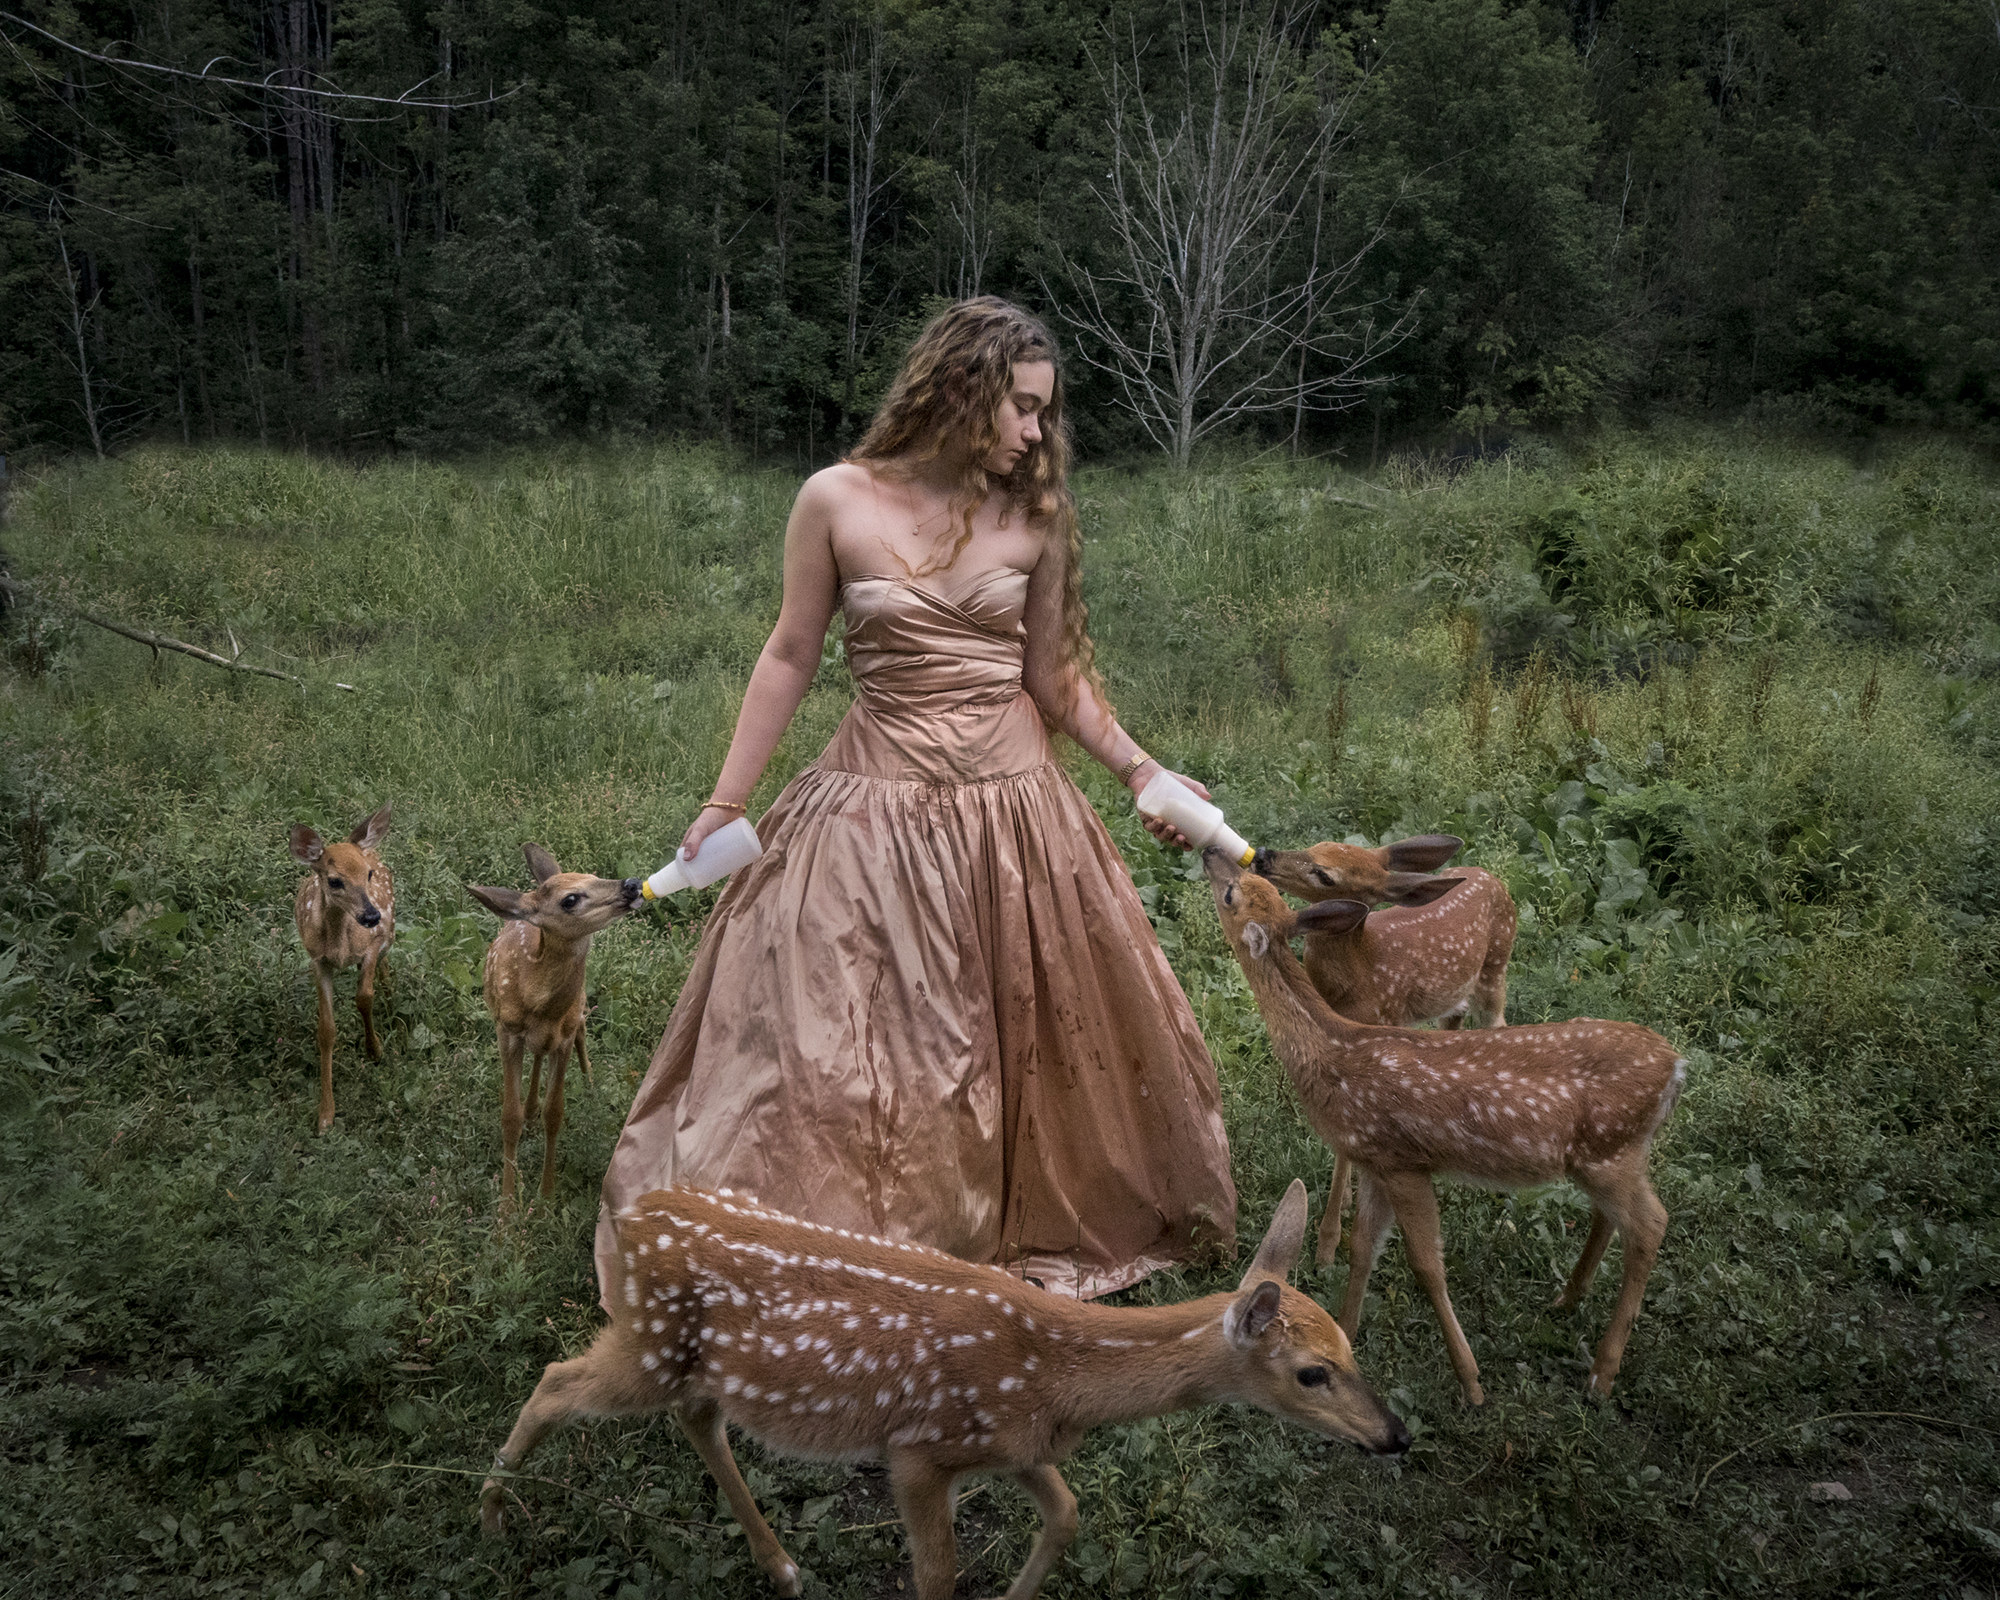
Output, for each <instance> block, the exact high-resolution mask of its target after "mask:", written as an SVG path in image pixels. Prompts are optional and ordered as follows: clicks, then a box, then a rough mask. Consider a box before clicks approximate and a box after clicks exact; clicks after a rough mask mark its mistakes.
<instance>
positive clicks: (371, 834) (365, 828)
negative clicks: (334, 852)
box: [347, 805, 389, 850]
mask: <svg viewBox="0 0 2000 1600" xmlns="http://www.w3.org/2000/svg"><path fill="white" fill-rule="evenodd" d="M388 833H389V807H388V806H387V805H384V806H383V807H382V809H381V810H380V811H378V812H376V813H375V815H374V816H372V817H368V818H366V819H365V820H363V821H361V822H357V823H355V825H354V831H353V832H352V833H350V834H349V835H348V836H347V842H348V843H349V844H358V845H360V846H361V848H362V849H364V850H373V849H374V848H375V847H376V846H377V845H379V844H380V843H381V842H382V841H383V839H384V838H386V837H387V836H388Z"/></svg>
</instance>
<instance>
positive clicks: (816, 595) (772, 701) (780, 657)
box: [681, 468, 840, 860]
mask: <svg viewBox="0 0 2000 1600" xmlns="http://www.w3.org/2000/svg"><path fill="white" fill-rule="evenodd" d="M839 470H840V469H839V468H830V469H828V470H827V471H825V472H817V473H814V474H813V476H812V477H810V478H809V479H807V480H806V486H805V487H804V488H803V489H801V490H800V491H799V497H798V499H797V500H796V501H794V502H793V503H792V515H791V520H790V521H788V522H787V523H786V524H785V598H784V603H783V604H782V605H781V606H780V607H779V610H778V625H777V626H776V627H775V628H773V629H772V630H771V637H770V638H769V639H767V640H765V641H764V649H763V652H762V654H760V655H759V656H758V657H757V665H756V668H755V669H754V670H753V671H752V672H751V674H750V686H749V687H748V688H747V689H745V690H744V691H743V709H742V710H741V711H739V712H737V714H736V733H735V735H734V737H732V738H731V739H730V741H729V755H728V757H727V758H726V759H725V760H724V761H723V763H722V771H721V773H720V774H719V775H718V776H717V777H716V780H715V788H714V789H713V790H712V791H710V792H711V794H712V795H713V797H714V798H715V799H717V800H737V801H746V802H747V801H748V800H749V798H750V791H751V790H752V789H754V788H756V787H757V780H758V779H759V778H761V777H762V776H763V775H764V767H765V765H766V763H768V762H769V761H770V759H771V752H772V751H773V750H776V749H777V748H778V741H779V740H780V739H782V738H783V737H784V736H785V729H787V728H788V727H790V726H791V723H792V718H793V717H794V716H795V715H796V714H797V712H798V709H799V702H800V701H802V700H804V699H805V697H806V690H807V689H808V688H810V687H811V686H812V681H813V674H814V673H816V672H818V671H819V661H820V651H821V650H822V649H823V648H824V647H825V645H826V626H827V624H828V623H829V622H831V621H832V620H833V608H834V603H835V601H836V600H837V598H838V596H839V592H840V569H839V568H838V567H837V566H836V565H835V563H834V559H833V505H834V500H835V497H836V494H837V489H836V484H835V483H833V482H829V481H828V480H829V479H831V478H834V475H835V474H836V473H837V472H838V471H839ZM742 815H743V813H742V812H741V811H738V810H735V809H733V808H727V807H723V806H704V807H703V808H702V811H701V814H700V815H699V816H698V817H696V818H695V819H694V825H693V826H692V827H690V828H689V829H688V831H687V835H686V837H685V838H683V839H682V840H681V848H682V849H684V850H686V851H687V853H688V857H689V859H690V860H692V859H693V858H694V856H696V855H697V854H698V853H699V852H700V850H701V842H702V840H704V839H706V838H707V837H708V836H709V835H710V834H711V833H713V832H715V830H716V829H717V828H719V827H721V826H722V825H723V824H724V823H726V822H729V821H732V820H733V819H735V818H737V817H740V816H742Z"/></svg>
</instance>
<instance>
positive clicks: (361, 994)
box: [354, 950, 382, 1061]
mask: <svg viewBox="0 0 2000 1600" xmlns="http://www.w3.org/2000/svg"><path fill="white" fill-rule="evenodd" d="M381 959H382V952H381V951H380V950H371V951H369V952H368V954H367V955H365V956H363V957H362V958H361V981H360V982H359V983H357V984H356V985H355V986H354V1009H355V1010H356V1011H359V1012H360V1013H361V1039H362V1042H363V1043H364V1044H366V1045H367V1047H368V1054H369V1055H370V1056H372V1057H373V1058H374V1059H375V1060H377V1061H380V1060H381V1059H382V1041H381V1040H380V1039H378V1038H376V1037H375V964H376V963H377V962H378V961H380V960H381Z"/></svg>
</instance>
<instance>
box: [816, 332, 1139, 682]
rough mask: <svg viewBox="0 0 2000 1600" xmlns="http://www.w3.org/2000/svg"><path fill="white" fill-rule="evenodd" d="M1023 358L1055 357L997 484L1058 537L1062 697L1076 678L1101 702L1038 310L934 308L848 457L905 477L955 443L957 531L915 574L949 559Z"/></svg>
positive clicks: (1047, 345)
mask: <svg viewBox="0 0 2000 1600" xmlns="http://www.w3.org/2000/svg"><path fill="white" fill-rule="evenodd" d="M1024 361H1047V362H1049V363H1051V364H1052V365H1054V367H1055V369H1056V377H1055V386H1054V388H1053V389H1052V390H1051V391H1050V393H1049V403H1048V404H1047V405H1046V406H1044V407H1043V408H1042V412H1041V417H1040V419H1039V420H1040V422H1041V434H1042V437H1041V439H1040V440H1039V442H1037V443H1035V444H1033V445H1030V446H1029V447H1028V450H1027V453H1026V454H1024V455H1023V456H1022V457H1021V459H1020V460H1019V461H1017V462H1015V464H1014V469H1013V471H1011V472H1010V473H1008V474H1007V476H1006V477H1005V478H1002V479H1001V480H999V483H998V485H997V487H998V488H999V490H1000V492H1001V493H1002V494H1004V495H1005V496H1006V497H1007V505H1008V508H1009V510H1019V511H1020V512H1021V513H1022V514H1023V515H1024V516H1026V517H1027V519H1028V521H1029V522H1030V523H1031V524H1034V525H1037V526H1039V527H1041V528H1042V529H1043V530H1044V531H1045V534H1046V535H1047V536H1048V537H1049V538H1051V539H1053V540H1057V541H1059V542H1060V548H1061V550H1062V552H1063V574H1062V635H1063V636H1062V655H1063V658H1064V659H1065V660H1067V661H1068V663H1069V665H1070V669H1071V673H1072V677H1071V680H1070V686H1069V698H1070V700H1071V703H1072V704H1073V703H1074V700H1075V695H1076V685H1077V682H1078V681H1079V680H1080V681H1082V682H1084V683H1088V684H1089V685H1090V686H1091V688H1092V689H1094V690H1095V691H1096V692H1097V694H1098V696H1099V698H1100V699H1102V700H1103V701H1104V704H1105V708H1106V710H1107V711H1109V710H1110V707H1111V702H1110V698H1109V697H1108V696H1107V695H1106V694H1105V692H1104V680H1103V679H1102V678H1101V677H1100V676H1099V675H1098V671H1097V666H1096V659H1095V658H1096V647H1095V646H1094V645H1092V643H1091V641H1090V632H1089V622H1090V613H1089V610H1088V608H1087V607H1086V606H1085V605H1084V603H1083V530H1082V528H1081V526H1080V525H1079V524H1078V522H1077V516H1076V497H1075V496H1074V495H1072V494H1071V493H1070V488H1069V455H1070V443H1069V423H1068V421H1067V419H1066V418H1065V417H1064V416H1063V381H1062V364H1061V363H1060V361H1058V360H1057V356H1056V341H1055V338H1054V336H1053V335H1052V334H1050V332H1049V330H1048V329H1047V328H1046V327H1045V326H1044V325H1043V324H1042V323H1041V322H1040V321H1039V320H1038V319H1036V318H1035V317H1032V316H1030V315H1029V314H1028V313H1027V312H1025V311H1023V310H1022V309H1021V308H1020V307H1019V306H1016V305H1011V304H1009V303H1008V302H1007V301H1005V300H1002V299H999V298H998V297H997V296H994V295H990V294H989V295H980V296H978V297H977V298H976V299H972V300H961V301H959V302H958V303H957V304H956V305H953V306H948V307H947V308H946V309H945V310H943V311H941V312H939V313H938V314H937V315H936V316H935V317H933V318H932V319H931V320H930V322H929V324H928V325H927V326H926V327H925V328H924V331H923V332H922V333H920V334H918V335H917V338H916V342H915V343H914V344H912V345H911V346H910V348H909V352H908V354H906V355H905V356H904V357H903V365H902V368H901V370H900V371H898V372H897V374H896V380H895V382H894V383H892V384H891V385H890V386H889V393H888V395H887V396H886V397H885V398H884V399H883V401H882V405H881V409H880V410H878V411H877V412H876V413H875V418H874V420H873V421H872V422H870V423H869V425H868V431H867V432H866V433H865V434H863V435H862V436H861V442H860V443H859V444H857V445H856V446H855V447H854V449H853V450H852V451H850V452H849V453H848V457H847V459H848V460H849V461H851V462H856V463H866V464H868V465H869V466H870V467H871V468H872V469H874V470H878V471H880V470H883V469H885V468H886V469H887V471H888V473H890V474H891V475H895V476H907V475H908V474H909V472H910V469H912V468H914V467H917V466H921V465H922V464H924V463H925V462H929V461H935V460H937V459H938V458H939V457H940V456H942V455H944V454H945V452H946V451H947V450H951V451H952V452H953V453H954V454H956V453H957V452H959V451H963V452H964V456H963V460H964V462H965V466H964V469H963V471H962V473H961V475H960V479H959V483H958V486H957V488H956V489H954V490H953V492H952V496H951V501H950V504H951V508H952V509H953V510H954V511H956V512H957V513H958V515H959V533H958V537H957V538H956V539H955V540H954V541H953V542H952V544H951V547H950V553H949V554H948V555H945V556H944V557H943V558H942V559H941V560H939V561H937V562H935V563H926V564H925V566H924V568H923V569H922V573H928V572H932V571H937V570H940V569H942V568H945V567H949V566H950V565H951V564H952V562H954V561H956V560H957V559H958V556H959V553H960V552H961V551H963V550H964V549H965V547H966V545H967V544H968V543H970V542H971V539H972V518H973V513H974V512H976V511H977V510H978V509H979V507H980V506H981V505H983V504H985V501H986V497H987V495H988V494H990V493H992V491H993V489H994V488H995V487H996V485H995V483H994V480H993V475H992V474H991V473H989V472H988V471H987V470H986V468H985V466H984V465H983V464H982V463H983V462H984V461H985V459H986V457H987V456H988V455H989V454H991V453H992V450H993V448H994V446H995V445H997V444H998V443H999V442H1000V426H999V415H1000V402H1001V401H1002V400H1003V399H1004V398H1005V397H1006V395H1007V386H1008V384H1009V383H1010V382H1011V381H1012V378H1013V375H1014V368H1015V367H1016V366H1018V365H1019V364H1020V363H1021V362H1024ZM922 573H919V574H913V576H918V575H922ZM1114 714H1115V713H1114Z"/></svg>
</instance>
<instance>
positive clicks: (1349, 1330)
mask: <svg viewBox="0 0 2000 1600" xmlns="http://www.w3.org/2000/svg"><path fill="white" fill-rule="evenodd" d="M1358 1172H1359V1181H1358V1190H1359V1193H1358V1196H1357V1198H1356V1200H1355V1202H1354V1233H1353V1236H1352V1238H1351V1240H1350V1242H1349V1244H1348V1246H1347V1293H1346V1294H1345V1295H1344V1296H1343V1297H1342V1298H1341V1302H1340V1331H1341V1332H1342V1333H1344V1334H1346V1335H1347V1337H1348V1338H1350V1339H1352V1338H1353V1337H1354V1335H1355V1333H1356V1331H1357V1330H1358V1329H1359V1328H1360V1326H1361V1302H1362V1299H1363V1298H1364V1297H1365V1296H1366V1295H1367V1293H1368V1274H1369V1273H1371V1272H1373V1271H1374V1270H1375V1258H1376V1257H1377V1256H1378V1255H1380V1254H1381V1253H1382V1241H1383V1240H1384V1239H1385V1238H1387V1237H1388V1235H1389V1224H1390V1223H1391V1222H1393V1221H1395V1220H1396V1212H1395V1208H1394V1207H1392V1206H1391V1205H1390V1204H1389V1195H1388V1191H1387V1190H1385V1189H1384V1188H1383V1187H1382V1180H1381V1179H1379V1178H1377V1177H1376V1176H1375V1174H1374V1173H1372V1172H1370V1171H1369V1170H1368V1169H1367V1168H1366V1167H1361V1168H1359V1169H1358Z"/></svg>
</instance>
